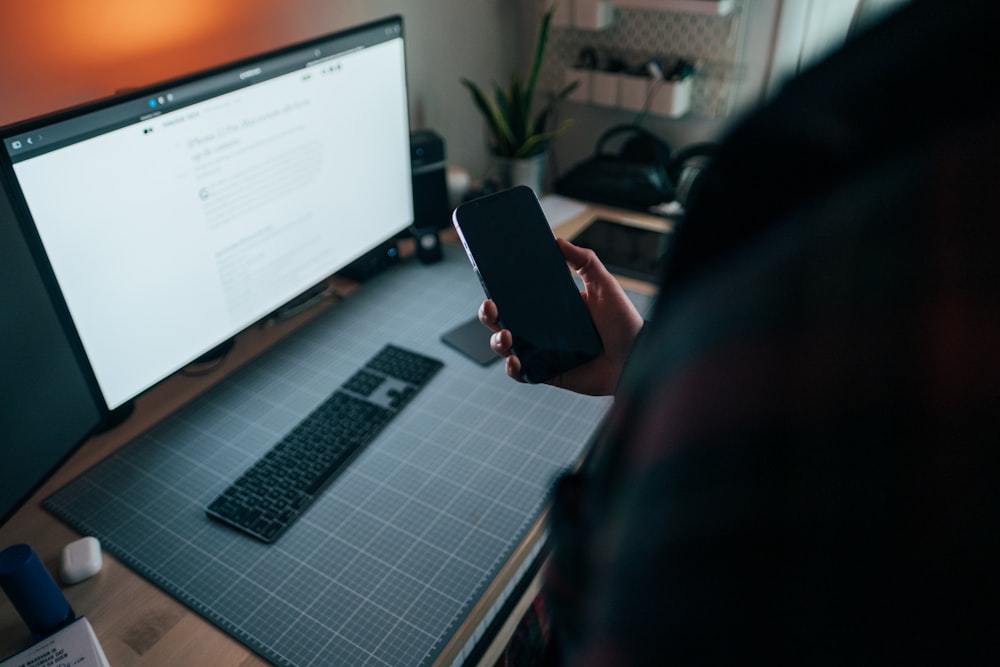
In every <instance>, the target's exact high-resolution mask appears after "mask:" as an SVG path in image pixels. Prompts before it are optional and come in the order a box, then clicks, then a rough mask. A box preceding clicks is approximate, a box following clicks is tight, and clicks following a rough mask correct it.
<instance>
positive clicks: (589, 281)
mask: <svg viewBox="0 0 1000 667" xmlns="http://www.w3.org/2000/svg"><path fill="white" fill-rule="evenodd" d="M556 243H557V244H558V245H559V249H560V250H561V251H562V254H563V257H564V258H565V259H566V262H567V263H568V264H569V265H570V267H571V268H572V269H573V270H574V271H576V272H577V274H578V275H579V276H580V279H581V280H583V284H584V286H585V287H586V288H587V289H588V290H589V289H590V288H591V287H600V286H601V285H603V284H605V283H606V282H607V281H608V280H614V278H613V277H612V276H611V273H610V272H609V271H608V270H607V269H606V268H605V267H604V264H602V263H601V260H600V259H598V257H597V254H596V253H595V252H594V251H593V250H590V249H589V248H581V247H580V246H577V245H573V244H572V243H570V242H569V241H567V240H566V239H562V238H557V239H556Z"/></svg>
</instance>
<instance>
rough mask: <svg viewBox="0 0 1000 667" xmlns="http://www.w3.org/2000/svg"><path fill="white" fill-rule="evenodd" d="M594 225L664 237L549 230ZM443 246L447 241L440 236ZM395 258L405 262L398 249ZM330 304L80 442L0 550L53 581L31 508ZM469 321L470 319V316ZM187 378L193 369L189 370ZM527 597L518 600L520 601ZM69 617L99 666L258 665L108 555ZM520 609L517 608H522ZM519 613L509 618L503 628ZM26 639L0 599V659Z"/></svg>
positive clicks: (51, 531) (63, 533) (41, 525)
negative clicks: (21, 555) (96, 646)
mask: <svg viewBox="0 0 1000 667" xmlns="http://www.w3.org/2000/svg"><path fill="white" fill-rule="evenodd" d="M597 216H603V217H610V218H613V219H618V220H623V221H628V222H631V223H633V224H637V225H640V226H647V227H652V228H657V229H669V227H668V225H667V223H666V222H665V221H663V220H662V219H659V218H653V217H650V216H643V215H639V214H634V213H625V212H622V211H617V210H614V209H606V208H603V207H588V208H587V209H586V210H585V211H584V212H582V213H580V214H579V215H576V216H574V217H572V218H571V219H568V220H566V221H563V222H562V224H560V225H559V227H558V228H557V233H559V234H560V235H562V236H567V237H568V236H572V235H573V234H575V233H576V232H577V231H578V230H580V229H582V228H583V227H584V226H585V225H586V224H587V223H588V222H589V221H590V220H591V219H592V218H594V217H597ZM446 236H447V235H446ZM403 250H404V254H405V250H406V249H405V248H404V249H403ZM622 282H623V283H624V284H626V285H627V286H628V287H629V288H631V289H636V290H637V291H642V292H646V293H651V292H652V288H651V287H650V286H649V285H646V284H644V283H640V282H638V281H629V280H626V279H622ZM333 286H334V287H335V288H336V290H337V292H339V293H342V294H349V293H350V292H351V291H352V290H353V289H354V288H355V287H356V285H355V284H353V283H351V282H349V281H343V280H335V281H334V282H333ZM329 307H335V306H334V300H330V301H328V302H327V303H324V304H321V305H320V306H319V307H317V308H314V309H312V310H310V311H307V312H305V313H302V314H300V315H298V316H296V317H294V318H291V319H288V320H286V321H282V322H280V323H276V324H268V325H257V326H254V327H252V328H251V329H249V330H247V331H246V332H244V333H243V334H241V335H240V336H239V338H238V340H237V343H236V345H235V347H234V348H233V350H232V352H231V353H230V354H229V356H227V357H226V358H225V359H224V360H223V361H222V362H221V363H220V364H219V366H218V367H216V368H212V369H211V372H206V373H205V374H203V375H196V374H195V373H194V372H189V373H187V374H185V373H179V374H177V375H175V376H172V377H171V378H169V379H168V380H166V381H164V382H162V383H160V384H159V385H157V386H156V387H154V388H153V389H151V390H149V391H148V392H147V393H145V394H143V395H142V396H141V397H140V398H139V399H138V400H137V402H136V410H135V413H134V414H133V415H132V416H131V417H130V418H129V419H128V420H127V421H126V422H124V423H123V424H121V425H120V426H118V427H117V428H116V429H114V430H112V431H108V432H106V433H103V434H100V435H98V436H95V437H93V438H91V439H90V440H88V441H87V442H86V443H84V444H83V446H82V447H81V448H80V449H79V450H78V451H77V452H76V453H75V454H74V455H73V456H72V457H71V458H70V459H69V460H68V461H67V463H66V464H65V465H63V466H62V467H61V468H60V469H59V470H58V471H57V472H56V473H55V474H54V475H53V477H52V478H51V479H50V480H49V481H48V482H47V483H46V484H45V485H44V486H43V487H42V488H41V489H39V491H38V492H37V493H35V494H34V496H33V497H32V498H31V499H30V500H29V501H28V503H26V505H25V506H24V507H22V508H21V510H19V511H18V512H17V513H16V514H15V515H14V516H13V517H12V518H11V519H10V520H9V521H8V522H7V523H6V524H5V525H4V526H3V527H2V528H0V547H5V546H7V545H10V544H15V543H19V542H25V543H28V544H31V545H32V546H33V547H34V548H35V549H36V550H37V551H38V553H39V556H40V557H41V558H42V560H43V561H44V562H45V564H46V565H47V566H48V567H49V569H50V571H52V572H57V571H58V560H59V554H60V552H61V550H62V547H63V546H64V545H65V544H67V543H69V542H71V541H73V540H75V539H78V538H79V537H80V535H79V534H78V533H76V531H74V530H73V529H71V528H69V527H68V526H66V525H65V524H64V523H62V522H61V521H59V520H58V519H56V518H55V517H54V516H52V515H51V514H49V513H48V512H46V511H45V510H43V509H42V507H41V502H42V500H43V499H44V498H45V497H47V496H48V495H50V494H51V493H53V492H54V491H56V490H57V489H59V488H61V487H62V486H63V485H65V484H66V483H68V482H69V481H70V480H72V479H74V478H75V477H76V476H78V475H79V474H81V473H82V472H83V471H85V470H87V469H88V468H90V467H91V466H92V465H94V464H95V463H97V462H99V461H101V460H102V459H104V458H105V457H107V456H109V455H110V454H111V453H113V452H114V451H116V450H117V449H119V448H120V447H122V446H124V445H125V444H127V443H128V442H130V441H131V440H132V439H134V438H135V437H136V436H137V435H139V434H140V433H142V432H143V431H145V430H147V429H148V428H150V427H151V426H153V425H154V424H156V423H157V422H158V421H160V420H161V419H163V418H164V417H166V416H167V415H169V414H171V413H172V412H173V411H175V410H177V409H178V408H179V407H180V406H182V405H184V404H185V403H187V402H189V401H191V400H193V399H195V398H196V397H197V396H199V395H200V394H201V393H203V392H204V391H205V390H207V389H208V388H209V387H211V386H213V385H214V384H216V383H218V382H219V381H220V380H222V379H223V378H225V377H227V376H228V375H229V374H231V373H232V372H233V371H235V370H236V369H237V368H239V367H240V366H242V365H244V364H246V363H247V362H248V361H250V360H251V359H253V358H254V357H255V356H257V355H258V354H260V353H261V352H263V351H264V350H267V349H268V348H270V347H271V346H273V345H274V344H275V343H277V342H278V341H279V340H281V339H283V338H284V337H285V336H287V335H289V334H291V333H292V332H294V331H295V330H296V329H298V328H299V327H301V326H302V325H304V324H305V323H306V322H308V321H309V320H310V319H312V318H313V317H315V316H316V315H317V314H319V313H320V312H323V310H324V309H326V308H329ZM470 315H471V314H470ZM192 370H193V371H197V370H198V369H192ZM543 522H544V517H542V518H540V520H539V521H538V522H537V524H536V526H535V529H534V530H533V531H532V532H531V534H530V535H529V537H528V538H526V540H525V543H524V544H523V545H522V547H521V548H520V549H518V551H517V553H516V554H515V555H514V557H513V558H512V559H511V561H510V562H509V563H508V564H507V565H506V566H505V567H504V569H503V570H502V571H501V573H500V575H499V576H498V577H497V580H496V581H495V582H494V583H493V585H492V586H491V587H490V589H489V590H488V591H487V594H486V595H485V596H484V597H483V600H482V601H481V602H480V603H479V604H478V605H477V606H476V608H475V609H474V610H473V611H472V613H471V614H470V615H469V618H468V620H467V621H466V623H465V624H464V625H463V627H462V629H461V630H460V631H459V632H458V633H457V634H456V636H455V637H454V638H453V640H452V642H451V643H450V644H449V645H448V646H447V647H446V649H445V651H444V652H443V654H442V656H441V659H440V660H439V662H440V663H441V664H449V663H450V662H451V660H452V659H454V657H455V656H457V655H458V654H459V653H460V652H461V650H462V648H463V647H464V646H465V644H466V643H467V641H468V638H469V637H470V636H471V635H472V633H473V632H474V631H475V629H476V628H477V627H478V626H479V625H480V623H481V622H483V621H484V619H486V618H487V616H488V612H489V610H490V608H491V607H492V606H493V604H494V603H495V602H496V600H497V599H498V597H499V596H500V595H501V593H502V592H503V590H504V588H505V587H506V585H507V583H508V580H509V579H510V578H511V577H513V576H514V574H515V573H516V572H517V571H518V570H519V568H520V567H521V566H522V565H523V564H524V562H525V560H526V559H527V558H528V556H529V555H530V553H531V550H532V549H533V548H534V546H535V545H536V544H537V542H538V539H539V537H540V534H541V532H542V531H541V527H542V525H543ZM532 590H534V589H529V590H528V592H527V593H526V594H525V599H530V596H531V595H532ZM64 591H65V594H66V597H67V598H68V599H69V601H70V604H71V605H72V606H73V609H74V610H75V611H76V612H77V613H78V614H81V615H85V616H86V617H87V618H88V619H89V620H90V622H91V624H92V625H93V626H94V629H95V632H96V633H97V635H98V637H99V639H100V641H101V644H102V646H103V647H104V651H105V653H106V654H107V656H108V660H109V661H110V663H111V664H112V665H115V666H116V667H120V666H128V665H221V666H225V665H239V666H241V667H249V666H251V665H266V664H268V663H266V662H265V661H264V660H262V659H261V658H259V657H258V656H256V655H255V654H254V653H252V652H251V651H250V650H249V649H247V648H246V647H245V646H244V645H243V644H241V643H239V642H238V641H236V640H235V639H233V638H232V637H230V636H229V635H228V634H226V633H224V632H223V631H221V630H219V629H218V628H217V627H216V626H214V625H213V624H211V623H209V622H208V621H206V620H204V619H203V618H202V617H201V616H199V615H198V614H196V613H195V612H193V611H191V610H189V609H188V608H187V607H186V606H184V605H183V604H181V603H180V602H178V601H177V600H175V599H174V598H173V597H171V596H170V595H168V594H166V593H164V592H163V591H161V590H160V589H159V588H157V587H156V586H154V585H153V584H151V583H149V582H148V581H147V580H146V579H145V578H143V577H141V576H140V575H138V574H136V573H135V572H133V571H132V570H130V569H129V568H127V567H126V566H124V565H123V564H122V563H121V562H119V561H118V560H117V559H115V558H114V557H112V556H110V555H109V554H107V553H105V554H104V568H103V570H102V571H101V572H100V573H99V574H98V575H97V576H95V577H93V578H92V579H90V580H88V581H84V582H82V583H80V584H76V585H74V586H69V587H65V588H64ZM522 609H523V605H522ZM517 616H519V613H518V612H517V611H515V613H514V614H513V615H512V621H513V620H516V617H517ZM512 629H513V623H511V624H508V626H507V627H505V628H504V630H503V632H502V633H501V634H500V635H498V637H497V638H496V639H495V640H494V642H493V645H492V646H491V647H490V648H489V650H488V651H487V652H486V653H485V655H484V658H483V660H482V661H481V662H482V664H491V663H492V661H493V660H495V656H496V655H497V653H498V651H499V649H500V647H502V646H503V644H504V643H505V642H506V639H507V637H509V634H510V632H511V631H512ZM31 641H32V640H31V636H30V634H29V632H28V630H27V628H26V627H25V625H24V623H23V622H22V620H21V618H20V616H18V614H17V613H16V611H15V610H14V609H13V607H12V606H11V604H10V602H9V601H8V600H7V598H6V596H0V657H5V656H7V655H9V654H11V653H14V652H15V651H17V650H20V649H22V648H25V647H27V646H28V645H30V644H31Z"/></svg>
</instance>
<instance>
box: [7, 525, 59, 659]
mask: <svg viewBox="0 0 1000 667" xmlns="http://www.w3.org/2000/svg"><path fill="white" fill-rule="evenodd" d="M0 587H3V590H4V592H5V593H6V594H7V597H8V598H10V601H11V603H12V604H13V605H14V608H15V609H17V613H19V614H20V615H21V618H22V619H24V622H25V623H26V624H27V626H28V629H29V630H31V632H32V634H33V635H35V637H36V638H37V639H41V638H42V637H45V636H47V635H50V634H52V633H53V632H55V631H56V630H58V629H60V628H62V627H63V626H65V625H67V624H69V623H70V622H72V621H73V620H74V619H75V618H76V614H74V613H73V608H72V607H70V605H69V601H68V600H67V599H66V596H65V595H63V594H62V591H61V590H60V589H59V585H58V584H56V582H55V579H53V578H52V575H51V574H49V571H48V570H47V569H45V566H44V565H43V564H42V561H41V560H40V559H39V558H38V554H37V553H35V550H34V549H32V548H31V546H30V545H27V544H15V545H14V546H11V547H7V548H6V549H4V550H3V551H0Z"/></svg>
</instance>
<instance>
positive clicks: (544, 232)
mask: <svg viewBox="0 0 1000 667" xmlns="http://www.w3.org/2000/svg"><path fill="white" fill-rule="evenodd" d="M454 223H455V228H456V229H457V230H458V234H459V236H460V237H461V239H462V244H463V245H464V246H465V250H466V252H467V253H468V255H469V259H470V261H471V262H472V265H473V268H474V269H475V271H476V273H477V275H478V276H479V280H480V282H481V283H482V285H483V289H484V291H485V292H486V296H487V297H488V298H490V299H492V300H493V301H494V302H495V303H496V305H497V309H498V310H499V313H500V323H501V325H502V326H503V327H504V328H505V329H509V330H510V332H511V335H512V337H513V342H514V345H513V348H514V349H513V351H514V353H515V354H516V355H517V356H518V358H519V359H520V361H521V371H522V374H523V376H524V379H525V380H527V381H528V382H544V381H545V380H548V379H549V378H551V377H553V376H555V375H558V374H559V373H562V372H563V371H566V370H569V369H570V368H574V367H576V366H579V365H580V364H582V363H585V362H587V361H589V360H591V359H593V358H594V357H596V356H597V355H598V354H600V353H601V350H602V349H603V347H602V345H601V339H600V336H599V335H598V333H597V329H596V327H595V326H594V322H593V320H592V319H591V317H590V312H589V311H588V310H587V306H586V304H584V302H583V299H582V298H581V297H580V292H579V289H578V288H577V286H576V283H575V282H574V281H573V277H572V274H571V272H570V269H569V267H568V266H567V265H566V260H565V259H564V258H563V256H562V252H560V250H559V246H558V245H557V244H556V240H555V237H554V236H553V234H552V230H551V228H550V227H549V223H548V221H547V220H546V219H545V214H544V212H543V211H542V208H541V206H540V205H539V203H538V199H537V197H536V196H535V193H534V192H533V191H532V190H531V188H528V187H525V186H518V187H514V188H511V189H509V190H504V191H502V192H498V193H496V194H492V195H487V196H486V197H482V198H480V199H476V200H473V201H470V202H467V203H465V204H462V205H461V206H459V207H458V208H457V209H456V210H455V214H454Z"/></svg>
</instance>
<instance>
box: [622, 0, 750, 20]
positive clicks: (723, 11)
mask: <svg viewBox="0 0 1000 667" xmlns="http://www.w3.org/2000/svg"><path fill="white" fill-rule="evenodd" d="M614 5H615V7H628V8H632V9H658V10H661V11H665V12H686V13H690V14H710V15H712V16H726V15H727V14H729V13H731V12H732V11H733V9H734V8H735V7H736V2H735V0H614Z"/></svg>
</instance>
